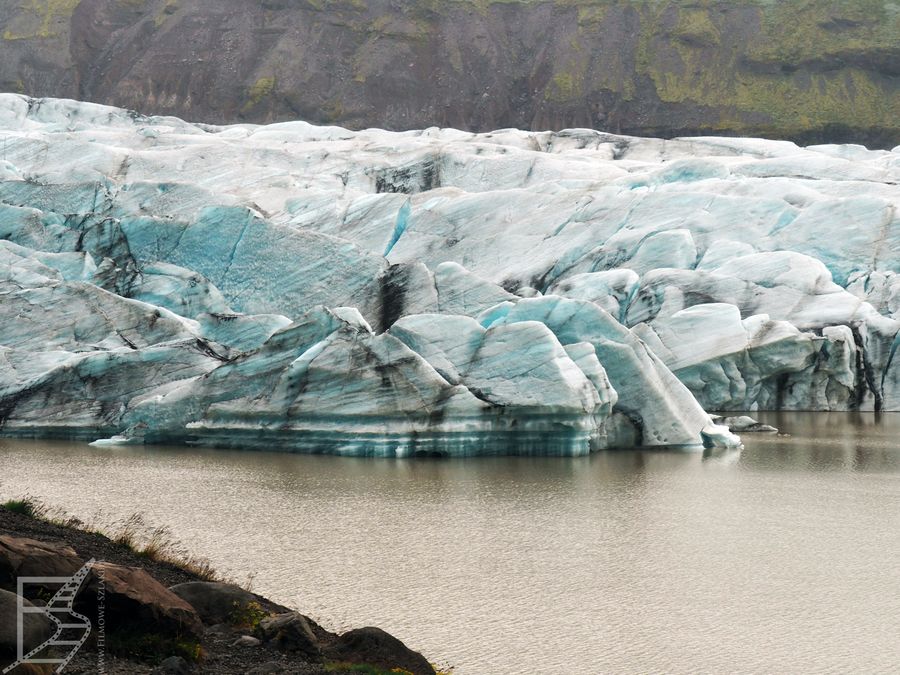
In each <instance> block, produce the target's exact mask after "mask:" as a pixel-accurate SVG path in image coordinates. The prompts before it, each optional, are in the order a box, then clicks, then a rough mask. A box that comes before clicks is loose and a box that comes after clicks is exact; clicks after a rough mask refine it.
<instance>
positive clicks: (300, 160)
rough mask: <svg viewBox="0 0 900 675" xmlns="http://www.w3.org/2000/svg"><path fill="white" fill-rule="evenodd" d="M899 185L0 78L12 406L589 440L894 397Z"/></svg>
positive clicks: (441, 438) (52, 421) (129, 425)
mask: <svg viewBox="0 0 900 675" xmlns="http://www.w3.org/2000/svg"><path fill="white" fill-rule="evenodd" d="M898 183H900V151H897V150H895V151H893V152H888V151H868V150H866V149H865V148H861V147H857V146H819V147H809V148H799V147H797V146H795V145H794V144H791V143H786V142H776V141H763V140H757V139H726V138H693V139H676V140H670V141H662V140H655V139H638V138H631V137H624V136H613V135H609V134H604V133H600V132H596V131H591V130H570V131H565V132H560V133H549V132H548V133H529V132H523V131H516V130H503V131H497V132H494V133H491V134H480V135H475V134H468V133H463V132H459V131H454V130H448V129H440V130H439V129H429V130H425V131H421V132H406V133H389V132H385V131H379V130H367V131H362V132H350V131H347V130H344V129H340V128H333V127H315V126H311V125H309V124H306V123H303V122H294V123H287V124H276V125H269V126H251V125H240V126H231V127H213V126H207V125H200V124H188V123H186V122H183V121H181V120H177V119H173V118H146V117H142V116H139V115H136V114H134V113H130V112H128V111H123V110H118V109H115V108H108V107H103V106H97V105H93V104H86V103H76V102H72V101H63V100H52V99H45V100H32V99H27V98H25V97H21V96H15V95H0V238H2V239H5V240H6V241H5V242H2V248H0V312H2V314H3V324H2V326H0V359H2V361H0V421H2V424H3V427H2V432H3V433H31V434H42V433H63V432H66V433H76V432H77V433H78V434H79V435H82V436H85V437H92V436H93V437H95V438H96V437H100V436H108V435H112V434H117V433H122V434H125V436H126V437H128V438H130V439H133V440H144V441H162V440H165V441H178V442H205V443H210V444H216V445H229V444H230V445H253V446H267V447H268V446H269V445H271V444H273V443H275V444H278V445H279V446H282V447H287V448H294V449H302V450H322V451H335V452H347V453H361V454H373V453H375V454H406V453H414V452H438V453H449V454H475V453H492V452H494V453H496V452H531V453H553V454H580V453H584V452H588V451H589V450H591V449H597V448H601V447H611V446H628V445H659V446H692V445H697V444H699V443H700V442H701V431H702V430H703V429H704V427H708V425H709V418H708V416H707V415H706V414H705V413H704V412H703V408H706V409H708V410H713V409H715V410H738V409H741V410H747V409H755V408H786V409H837V410H841V409H854V408H861V409H887V410H897V409H900V359H894V358H893V357H894V354H895V351H896V347H897V344H898V341H897V334H898V329H900V274H898V273H900V211H898V206H900V186H898ZM67 396H70V397H71V398H70V399H67V398H66V397H67ZM67 400H70V401H71V403H70V404H67V403H66V401H67ZM48 402H49V403H52V405H49V404H48ZM707 432H708V433H707V434H706V438H714V437H716V438H719V440H720V442H723V443H727V442H734V441H735V439H734V438H729V437H727V436H724V435H717V434H719V431H718V430H716V429H712V428H710V429H708V430H707Z"/></svg>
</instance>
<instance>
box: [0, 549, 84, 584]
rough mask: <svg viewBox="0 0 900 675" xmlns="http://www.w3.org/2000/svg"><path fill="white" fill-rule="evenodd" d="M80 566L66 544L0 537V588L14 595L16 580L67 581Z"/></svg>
mask: <svg viewBox="0 0 900 675" xmlns="http://www.w3.org/2000/svg"><path fill="white" fill-rule="evenodd" d="M82 565H84V561H82V559H81V558H79V557H78V554H77V553H75V550H74V549H73V548H72V547H71V546H69V545H67V544H62V543H55V542H46V541H37V540H35V539H28V538H26V537H12V536H8V535H0V588H5V589H7V590H9V591H15V590H16V579H17V578H18V577H68V576H71V575H73V574H74V573H75V572H77V571H78V570H79V569H80V568H81V566H82ZM26 594H27V593H26Z"/></svg>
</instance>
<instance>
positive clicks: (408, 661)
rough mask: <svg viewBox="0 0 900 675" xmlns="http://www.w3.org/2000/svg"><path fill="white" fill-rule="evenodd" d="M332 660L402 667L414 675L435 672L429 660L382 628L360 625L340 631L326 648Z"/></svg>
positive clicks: (432, 673)
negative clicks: (360, 626) (342, 632)
mask: <svg viewBox="0 0 900 675" xmlns="http://www.w3.org/2000/svg"><path fill="white" fill-rule="evenodd" d="M326 656H327V657H328V658H329V659H330V660H332V661H339V662H347V663H365V664H368V665H371V666H377V667H379V668H402V669H403V670H408V671H409V672H411V673H413V675H434V668H432V666H431V664H429V663H428V660H427V659H426V658H425V657H424V656H422V655H421V654H419V653H418V652H414V651H413V650H411V649H410V648H409V647H407V646H406V645H405V644H403V643H402V642H400V640H398V639H397V638H395V637H394V636H393V635H390V634H388V633H385V632H384V631H383V630H381V629H380V628H373V627H367V628H357V629H356V630H351V631H349V632H347V633H344V634H343V635H341V636H340V637H339V638H338V639H337V640H336V641H335V642H334V643H333V644H332V645H330V646H329V648H328V650H327V651H326Z"/></svg>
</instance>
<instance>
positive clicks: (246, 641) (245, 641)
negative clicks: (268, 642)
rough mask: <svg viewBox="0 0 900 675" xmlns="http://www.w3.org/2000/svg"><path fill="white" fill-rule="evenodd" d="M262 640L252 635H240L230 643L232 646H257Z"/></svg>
mask: <svg viewBox="0 0 900 675" xmlns="http://www.w3.org/2000/svg"><path fill="white" fill-rule="evenodd" d="M261 644H262V640H260V639H259V638H255V637H253V636H252V635H241V636H240V637H239V638H238V639H237V640H235V641H234V642H232V643H231V646H232V647H259V646H260V645H261Z"/></svg>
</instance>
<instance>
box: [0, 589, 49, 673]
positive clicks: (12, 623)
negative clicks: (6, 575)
mask: <svg viewBox="0 0 900 675" xmlns="http://www.w3.org/2000/svg"><path fill="white" fill-rule="evenodd" d="M23 603H24V605H25V606H26V607H31V606H32V605H31V603H30V602H28V601H27V600H24V601H23ZM17 605H18V596H17V595H16V594H15V593H10V592H8V591H4V590H0V670H2V669H3V668H5V667H6V666H8V665H9V664H10V663H12V662H13V661H14V660H15V658H16V652H17V650H16V641H17V639H18V637H17V630H18V629H17V625H16V612H17V609H16V608H17ZM22 628H23V631H22V637H23V640H22V642H23V645H24V649H23V651H24V652H25V653H28V652H29V651H30V650H32V649H34V648H35V647H37V646H38V645H39V644H42V643H43V642H44V641H45V640H47V639H49V638H50V636H51V635H53V629H54V625H53V622H52V621H50V619H49V618H47V617H46V616H45V615H44V614H31V613H27V614H24V615H23V623H22Z"/></svg>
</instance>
